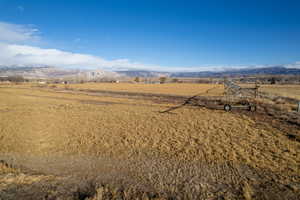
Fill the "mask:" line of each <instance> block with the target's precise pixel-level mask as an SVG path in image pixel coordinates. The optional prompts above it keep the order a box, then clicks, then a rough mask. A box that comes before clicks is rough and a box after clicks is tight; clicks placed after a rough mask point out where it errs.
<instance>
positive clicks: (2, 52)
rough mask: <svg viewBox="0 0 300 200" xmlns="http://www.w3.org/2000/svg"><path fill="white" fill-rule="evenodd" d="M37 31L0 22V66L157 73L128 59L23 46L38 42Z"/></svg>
mask: <svg viewBox="0 0 300 200" xmlns="http://www.w3.org/2000/svg"><path fill="white" fill-rule="evenodd" d="M38 32H39V30H38V29H35V28H31V27H29V26H23V25H15V24H9V23H4V22H0V65H3V66H28V65H30V66H42V65H47V66H54V67H75V68H102V69H107V70H109V69H110V70H127V69H152V68H153V69H157V70H158V69H161V67H160V66H150V65H144V64H141V63H137V62H131V61H129V60H128V59H118V60H111V61H110V60H106V59H103V58H101V57H98V56H93V55H88V54H80V53H72V52H67V51H61V50H58V49H45V48H40V47H35V46H30V45H26V42H31V41H33V40H36V39H37V38H38V36H37V33H38Z"/></svg>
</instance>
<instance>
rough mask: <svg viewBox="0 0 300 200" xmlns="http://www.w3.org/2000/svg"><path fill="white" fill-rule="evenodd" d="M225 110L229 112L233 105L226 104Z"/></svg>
mask: <svg viewBox="0 0 300 200" xmlns="http://www.w3.org/2000/svg"><path fill="white" fill-rule="evenodd" d="M224 110H225V111H227V112H228V111H231V105H229V104H225V105H224Z"/></svg>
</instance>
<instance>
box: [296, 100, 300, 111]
mask: <svg viewBox="0 0 300 200" xmlns="http://www.w3.org/2000/svg"><path fill="white" fill-rule="evenodd" d="M297 112H300V101H298V107H297Z"/></svg>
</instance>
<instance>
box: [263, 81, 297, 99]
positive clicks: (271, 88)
mask: <svg viewBox="0 0 300 200" xmlns="http://www.w3.org/2000/svg"><path fill="white" fill-rule="evenodd" d="M259 90H260V91H262V92H266V93H270V94H273V95H278V96H283V97H289V98H294V99H298V100H300V85H261V87H260V88H259Z"/></svg>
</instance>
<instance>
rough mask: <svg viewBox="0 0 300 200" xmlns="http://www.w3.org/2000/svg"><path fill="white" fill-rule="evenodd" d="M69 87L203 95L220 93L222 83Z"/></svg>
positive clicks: (75, 86)
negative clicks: (209, 90)
mask: <svg viewBox="0 0 300 200" xmlns="http://www.w3.org/2000/svg"><path fill="white" fill-rule="evenodd" d="M56 86H57V87H59V88H64V87H65V85H62V84H57V85H56ZM68 87H69V88H71V89H83V90H93V91H98V90H100V91H103V90H104V91H118V92H134V93H136V92H137V93H152V94H170V95H182V96H193V95H195V94H198V93H202V92H203V93H205V95H216V96H218V95H222V94H223V90H224V89H223V85H222V84H220V85H215V84H196V83H194V84H192V83H186V84H184V83H183V84H178V83H167V84H143V83H135V84H134V83H121V84H120V83H84V84H70V85H68ZM208 89H212V91H211V92H208V93H206V91H207V90H208Z"/></svg>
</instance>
